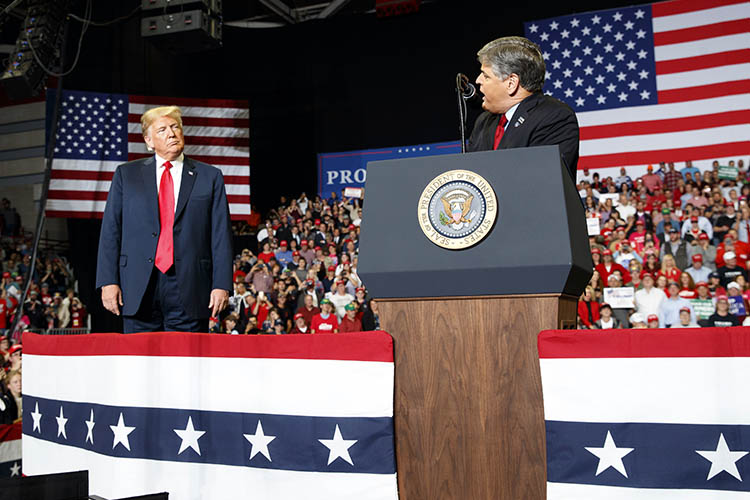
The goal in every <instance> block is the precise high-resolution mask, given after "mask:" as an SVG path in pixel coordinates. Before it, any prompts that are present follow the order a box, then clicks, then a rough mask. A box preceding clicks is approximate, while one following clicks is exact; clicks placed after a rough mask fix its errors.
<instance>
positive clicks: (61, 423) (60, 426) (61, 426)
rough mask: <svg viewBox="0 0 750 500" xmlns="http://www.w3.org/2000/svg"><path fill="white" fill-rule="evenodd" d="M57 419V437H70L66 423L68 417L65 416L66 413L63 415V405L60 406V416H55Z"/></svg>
mask: <svg viewBox="0 0 750 500" xmlns="http://www.w3.org/2000/svg"><path fill="white" fill-rule="evenodd" d="M55 420H57V437H60V436H62V437H63V438H65V439H68V436H67V434H66V433H65V424H67V423H68V419H67V418H65V415H63V407H62V406H60V416H59V417H55Z"/></svg>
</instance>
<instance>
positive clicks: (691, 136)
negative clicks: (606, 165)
mask: <svg viewBox="0 0 750 500" xmlns="http://www.w3.org/2000/svg"><path fill="white" fill-rule="evenodd" d="M749 137H750V124H741V125H728V126H724V127H716V128H707V129H697V130H687V131H684V132H667V133H661V134H651V135H645V136H621V137H612V138H608V139H594V140H590V141H586V143H585V145H584V147H582V148H581V152H582V154H586V156H595V155H604V154H607V151H612V150H613V149H615V150H616V149H620V148H622V149H623V150H625V151H629V153H632V154H638V153H639V152H644V151H654V150H658V149H660V148H662V147H664V145H665V144H667V145H668V144H675V143H685V144H691V145H692V147H693V148H696V147H704V146H714V145H715V143H716V141H717V140H722V141H727V142H741V141H745V140H747V139H748V138H749Z"/></svg>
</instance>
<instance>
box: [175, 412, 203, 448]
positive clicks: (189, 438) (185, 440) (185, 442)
mask: <svg viewBox="0 0 750 500" xmlns="http://www.w3.org/2000/svg"><path fill="white" fill-rule="evenodd" d="M173 430H174V432H175V434H177V435H178V436H180V439H181V440H182V442H181V443H180V451H178V452H177V454H178V455H179V454H180V453H182V452H183V451H185V450H187V449H188V448H192V449H193V451H195V452H196V453H197V454H198V455H200V454H201V447H200V445H199V444H198V440H199V439H200V438H201V436H203V435H204V434H205V433H206V431H196V430H195V427H193V417H188V421H187V425H186V426H185V430H182V429H173Z"/></svg>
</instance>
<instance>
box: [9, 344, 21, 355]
mask: <svg viewBox="0 0 750 500" xmlns="http://www.w3.org/2000/svg"><path fill="white" fill-rule="evenodd" d="M22 350H23V345H21V344H16V345H14V346H11V348H10V349H8V354H9V355H10V354H13V353H14V352H16V351H22Z"/></svg>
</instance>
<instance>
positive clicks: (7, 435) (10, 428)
mask: <svg viewBox="0 0 750 500" xmlns="http://www.w3.org/2000/svg"><path fill="white" fill-rule="evenodd" d="M21 434H22V432H21V426H20V425H16V424H10V425H0V442H3V441H12V440H14V439H21ZM0 457H2V454H0Z"/></svg>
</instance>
